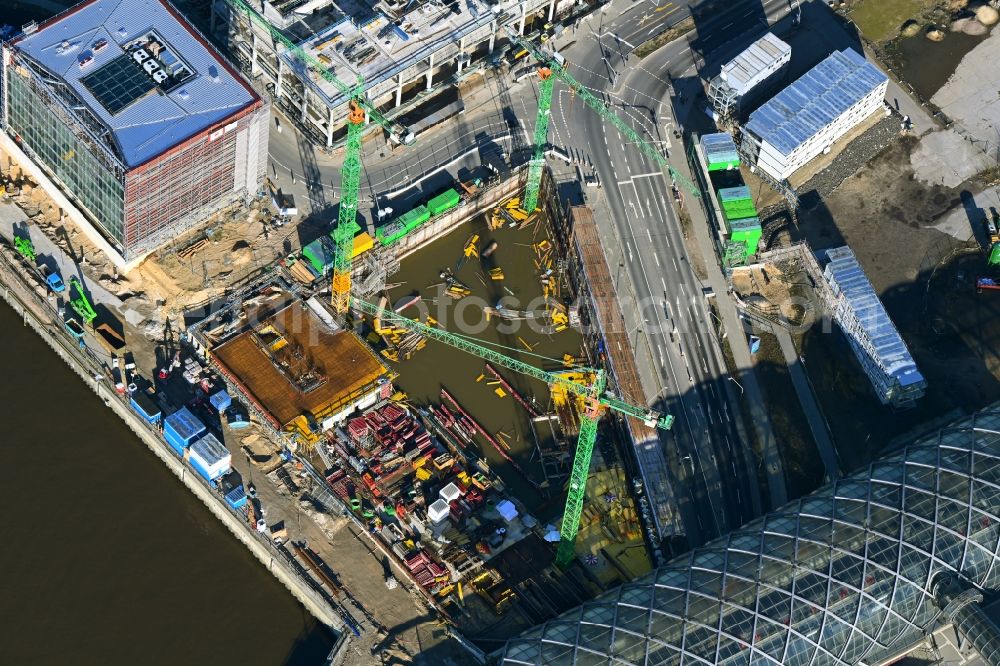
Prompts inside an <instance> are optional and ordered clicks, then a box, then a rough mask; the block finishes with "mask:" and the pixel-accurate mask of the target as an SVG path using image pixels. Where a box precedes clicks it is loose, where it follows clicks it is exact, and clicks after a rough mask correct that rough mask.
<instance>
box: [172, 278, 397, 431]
mask: <svg viewBox="0 0 1000 666" xmlns="http://www.w3.org/2000/svg"><path fill="white" fill-rule="evenodd" d="M189 330H190V331H191V332H192V334H193V335H194V337H195V339H196V340H197V341H198V342H199V343H201V344H203V345H204V346H205V351H206V352H207V354H208V356H209V358H210V359H211V360H212V362H213V364H214V365H215V366H216V367H217V368H218V370H219V372H220V374H221V375H222V376H223V377H224V378H225V379H226V381H227V383H228V384H230V386H231V388H233V389H234V390H236V391H237V392H238V393H239V394H241V395H243V396H244V398H246V400H247V402H248V403H249V404H250V406H251V407H252V408H253V411H255V412H256V413H257V415H258V417H259V418H260V419H261V420H262V421H263V422H264V423H265V424H266V425H270V426H271V427H272V428H273V429H274V430H276V431H284V432H287V433H289V434H290V435H291V436H293V437H297V438H300V440H302V441H304V442H306V443H312V442H314V441H316V438H317V436H318V435H317V433H319V432H323V431H326V430H329V429H330V428H332V427H333V426H334V425H335V424H337V423H340V422H342V421H343V420H344V419H346V418H347V416H348V415H349V414H350V413H352V412H354V411H355V410H357V409H363V408H366V407H368V406H370V405H372V404H374V403H375V402H376V400H378V398H379V397H380V396H381V397H388V394H389V393H391V390H392V382H391V380H392V374H391V373H390V371H389V370H388V369H387V368H386V367H385V366H384V365H383V364H382V363H381V362H380V361H379V359H378V357H377V356H376V355H375V354H374V352H372V350H371V349H370V348H369V347H368V346H367V345H366V344H365V343H364V342H362V341H361V340H360V339H358V338H357V336H356V335H355V334H354V333H353V332H351V331H349V330H342V329H338V328H336V326H335V325H334V324H333V320H332V318H330V316H329V315H328V314H327V313H326V310H325V309H323V307H322V306H321V305H320V304H319V303H318V302H317V301H316V300H315V299H310V301H309V302H308V303H306V304H304V303H303V302H302V301H301V300H300V299H299V297H298V296H296V295H295V294H293V293H292V292H291V291H290V290H288V289H285V288H284V285H283V283H282V282H280V281H277V280H276V281H273V282H271V283H269V284H267V285H266V286H264V287H263V288H261V289H260V290H259V291H256V292H255V293H252V294H249V295H248V298H247V299H246V300H244V301H242V302H240V303H238V304H234V305H233V306H231V308H230V309H228V310H225V311H224V312H223V313H222V314H221V315H214V316H213V317H211V318H210V319H208V320H205V321H203V322H200V323H199V324H197V325H195V326H194V327H192V328H191V329H189Z"/></svg>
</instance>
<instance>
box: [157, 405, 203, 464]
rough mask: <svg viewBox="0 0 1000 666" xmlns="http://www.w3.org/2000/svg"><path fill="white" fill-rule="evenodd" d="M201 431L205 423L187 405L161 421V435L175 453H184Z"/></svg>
mask: <svg viewBox="0 0 1000 666" xmlns="http://www.w3.org/2000/svg"><path fill="white" fill-rule="evenodd" d="M203 432H205V425H204V424H203V423H202V422H201V421H199V420H198V418H197V417H196V416H195V415H194V414H192V413H191V411H190V410H189V409H188V408H187V407H181V408H180V409H179V410H177V411H176V412H174V413H173V414H171V415H170V416H168V417H167V418H166V419H165V420H164V422H163V437H164V438H165V439H166V440H167V443H168V444H170V446H171V447H173V449H174V451H176V452H177V453H184V449H185V448H187V446H188V445H189V444H191V442H193V441H194V440H195V439H196V438H197V437H198V435H200V434H202V433H203Z"/></svg>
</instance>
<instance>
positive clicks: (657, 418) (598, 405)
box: [351, 298, 674, 567]
mask: <svg viewBox="0 0 1000 666" xmlns="http://www.w3.org/2000/svg"><path fill="white" fill-rule="evenodd" d="M351 304H352V305H353V306H354V307H355V308H356V309H358V310H360V311H361V312H363V313H365V314H367V315H369V316H371V317H374V318H377V319H379V321H380V323H381V324H382V325H388V326H393V327H399V328H404V329H406V330H410V331H415V332H418V333H420V334H421V335H423V336H425V337H428V338H430V339H432V340H437V341H438V342H442V343H444V344H446V345H449V346H451V347H454V348H456V349H460V350H462V351H464V352H467V353H469V354H472V355H473V356H478V357H479V358H482V359H484V360H486V361H489V362H490V363H492V364H495V365H499V366H501V367H504V368H507V369H508V370H512V371H514V372H518V373H520V374H523V375H527V376H528V377H533V378H535V379H537V380H539V381H542V382H545V383H546V384H548V385H549V386H558V387H560V388H563V389H565V390H566V391H568V392H570V393H572V394H573V395H578V396H581V397H582V398H583V400H584V410H583V413H582V414H580V434H579V436H578V438H577V443H576V453H575V454H574V456H573V468H572V471H571V472H570V477H569V488H568V490H567V494H566V508H565V510H564V512H563V520H562V525H561V526H560V529H559V548H558V550H557V551H556V565H557V566H560V567H565V566H566V565H568V564H569V563H570V562H571V561H572V559H573V555H574V546H575V543H576V536H577V533H578V532H579V530H580V516H581V514H582V512H583V500H584V495H585V492H586V486H587V476H588V473H589V471H590V458H591V455H592V454H593V451H594V443H595V442H596V441H597V423H598V421H599V420H600V418H601V416H602V414H603V413H604V412H605V411H607V410H609V409H610V410H611V411H614V412H617V413H619V414H623V415H625V416H632V417H635V418H638V419H641V420H642V421H643V422H644V423H645V424H646V425H647V426H648V427H651V428H652V427H657V428H661V429H663V430H669V429H670V428H671V427H672V426H673V423H674V417H673V416H671V415H669V414H661V413H660V412H658V411H656V410H654V409H650V408H648V407H639V406H636V405H633V404H630V403H628V402H626V401H624V400H621V399H620V398H618V397H617V396H615V395H614V394H613V393H611V392H610V391H608V390H607V375H606V374H605V371H604V370H603V369H596V370H595V369H592V368H577V370H580V371H583V372H586V373H590V374H593V376H594V377H595V379H594V381H593V382H592V383H590V384H584V383H581V382H577V381H573V380H571V379H569V378H567V377H564V376H561V375H558V374H556V373H553V372H548V371H546V370H542V369H541V368H538V367H535V366H533V365H531V364H529V363H525V362H523V361H519V360H517V359H515V358H512V357H510V356H507V355H506V354H502V353H500V352H498V351H496V350H495V349H490V348H489V347H486V346H484V345H483V344H481V343H479V342H477V341H476V340H474V339H473V338H469V337H467V336H464V335H459V334H457V333H451V332H449V331H444V330H441V329H438V328H434V327H433V326H428V325H426V324H422V323H420V322H417V321H414V320H412V319H409V318H408V317H404V316H402V315H399V314H397V313H395V312H393V311H392V310H387V309H385V308H383V307H382V306H381V305H375V304H373V303H368V302H366V301H363V300H361V299H358V298H351Z"/></svg>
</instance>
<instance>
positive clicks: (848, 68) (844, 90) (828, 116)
mask: <svg viewBox="0 0 1000 666" xmlns="http://www.w3.org/2000/svg"><path fill="white" fill-rule="evenodd" d="M888 85H889V78H888V77H887V76H886V75H885V74H884V73H883V72H882V71H881V70H879V68H878V67H876V66H875V65H873V64H872V63H870V62H868V61H867V60H865V58H864V57H863V56H862V55H860V54H858V53H857V52H856V51H854V50H852V49H844V50H843V51H838V52H834V53H831V54H830V55H829V56H828V57H827V58H826V59H825V60H823V61H822V62H820V63H819V64H818V65H816V66H815V67H813V68H812V69H811V70H809V71H808V72H806V73H805V74H803V75H802V76H801V77H800V78H799V79H797V80H796V81H795V82H794V83H792V84H791V85H790V86H788V87H787V88H785V89H784V90H782V91H781V92H780V93H778V94H777V95H775V96H774V97H773V98H771V100H770V101H768V102H766V103H765V104H764V105H763V106H761V107H760V108H758V109H757V110H756V111H754V112H753V113H751V114H750V120H749V121H748V122H747V124H746V125H745V126H744V127H743V131H744V132H743V141H742V145H741V146H740V149H741V151H742V152H743V154H744V157H745V159H746V161H747V163H749V164H751V165H752V166H754V167H755V168H759V169H761V170H762V171H764V172H765V173H766V174H768V175H769V176H771V177H773V178H774V179H775V180H777V181H779V182H780V181H784V180H787V179H788V177H789V176H791V175H792V173H794V172H795V171H796V170H797V169H798V168H799V167H801V166H802V165H804V164H805V163H806V162H808V161H809V160H811V159H813V158H814V157H816V156H817V155H819V154H820V153H822V152H824V151H825V150H827V149H829V148H830V146H832V145H833V144H834V143H835V142H836V141H837V140H838V139H840V138H841V137H842V136H844V135H845V134H847V132H849V131H850V130H851V129H853V128H854V127H856V126H857V125H858V124H859V123H861V122H862V121H864V120H865V119H866V118H868V117H869V116H871V115H872V114H873V113H875V112H876V111H877V110H878V109H879V108H880V107H881V106H882V103H883V100H884V99H885V91H886V88H887V86H888Z"/></svg>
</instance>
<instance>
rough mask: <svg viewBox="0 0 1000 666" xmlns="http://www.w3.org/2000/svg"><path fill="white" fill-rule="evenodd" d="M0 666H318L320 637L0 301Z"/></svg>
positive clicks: (322, 649)
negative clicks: (0, 514) (1, 516)
mask: <svg viewBox="0 0 1000 666" xmlns="http://www.w3.org/2000/svg"><path fill="white" fill-rule="evenodd" d="M0 330H2V331H3V333H2V334H0V335H2V339H3V342H4V351H5V353H4V354H2V355H0V423H2V424H3V431H2V434H0V452H2V455H3V460H2V465H0V497H2V498H3V506H4V507H5V509H6V514H5V520H4V539H3V541H4V544H3V546H2V547H0V572H2V576H3V584H2V585H0V618H3V619H2V621H0V622H2V623H3V630H2V632H0V635H2V636H3V639H2V640H0V664H18V665H19V666H28V665H31V664H81V665H83V664H102V665H108V664H144V665H151V664H164V665H168V664H169V665H171V666H176V665H178V664H185V665H187V664H209V663H212V664H220V663H221V664H283V663H288V664H321V663H322V661H323V657H324V656H325V655H326V654H327V653H328V651H329V650H330V638H329V636H328V635H327V634H326V633H325V632H324V631H322V630H319V629H317V625H316V623H315V621H314V620H313V619H312V617H310V616H309V615H308V613H306V611H305V610H304V609H303V608H302V607H301V606H300V605H299V604H298V602H296V601H295V600H294V598H293V597H292V596H291V594H290V593H289V592H288V591H287V590H286V589H285V588H284V587H283V586H281V584H280V583H278V582H277V580H275V579H274V578H273V577H272V576H271V575H270V574H269V573H268V572H267V571H266V570H265V569H264V567H263V566H262V565H260V564H259V563H258V562H257V561H256V560H255V559H253V558H252V557H251V556H250V555H249V553H248V552H247V550H246V548H244V547H243V546H242V544H240V543H239V542H238V541H237V540H236V539H235V538H234V537H233V536H232V535H231V534H230V533H229V532H228V531H226V529H225V528H224V527H223V526H222V525H221V524H220V523H219V522H218V520H216V519H215V518H214V517H213V516H212V515H211V514H210V513H209V512H208V510H207V509H206V508H205V507H204V506H203V505H202V504H201V503H200V502H198V501H197V500H196V499H195V498H194V497H193V496H192V495H191V493H190V492H188V490H187V489H186V488H185V487H184V486H183V485H181V483H180V481H178V480H177V478H176V477H174V476H173V475H172V474H171V473H170V472H169V471H168V470H167V469H166V467H165V466H164V465H163V463H161V462H160V461H159V459H158V458H156V457H155V456H154V455H153V454H152V453H150V452H149V450H148V449H147V448H146V447H145V446H144V445H143V444H142V443H141V442H140V441H139V439H138V438H137V437H136V436H135V435H134V434H132V432H131V431H130V430H129V429H128V428H127V427H126V426H125V424H124V423H123V422H122V421H121V420H119V419H118V417H116V416H114V415H113V414H112V412H111V411H110V410H109V409H107V408H106V407H105V406H104V405H103V404H102V403H101V402H100V401H99V400H98V398H97V396H95V395H94V394H93V393H92V392H91V391H90V390H89V389H88V388H86V387H85V386H84V385H83V383H82V382H81V380H80V379H79V378H78V377H77V376H76V375H75V374H73V373H72V372H71V371H70V370H69V368H68V367H66V365H65V364H64V363H63V362H62V361H61V360H60V359H59V358H58V357H57V356H56V355H55V354H54V353H53V352H52V351H51V350H50V349H49V348H48V347H47V346H46V345H45V344H44V343H43V342H42V341H41V340H40V339H39V338H38V336H37V335H36V334H35V333H34V331H32V330H31V329H29V328H26V327H25V326H23V325H22V323H21V321H20V320H19V319H18V318H17V316H16V315H15V313H14V312H13V311H12V310H11V309H10V308H9V307H8V306H7V305H6V304H5V303H3V302H2V301H0Z"/></svg>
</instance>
